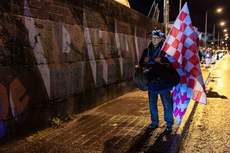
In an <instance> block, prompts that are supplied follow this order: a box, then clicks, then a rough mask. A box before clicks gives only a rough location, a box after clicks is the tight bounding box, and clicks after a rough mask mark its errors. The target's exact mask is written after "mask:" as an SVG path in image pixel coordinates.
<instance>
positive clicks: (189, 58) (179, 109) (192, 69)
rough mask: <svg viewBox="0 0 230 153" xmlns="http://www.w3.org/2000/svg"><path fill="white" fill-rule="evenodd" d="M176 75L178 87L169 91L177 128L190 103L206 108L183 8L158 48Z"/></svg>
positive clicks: (192, 43) (195, 56)
mask: <svg viewBox="0 0 230 153" xmlns="http://www.w3.org/2000/svg"><path fill="white" fill-rule="evenodd" d="M162 50H163V51H165V52H166V53H167V55H168V58H169V60H170V62H171V63H172V64H173V66H174V67H175V68H176V70H177V72H178V73H179V75H180V83H179V84H178V85H177V86H175V87H174V88H173V90H172V95H173V113H174V116H175V117H176V120H177V123H178V124H180V122H181V121H182V118H183V116H184V114H185V112H186V109H187V107H188V104H189V101H190V99H193V100H195V101H197V102H200V103H203V104H206V100H207V97H206V91H205V85H204V81H203V77H202V73H201V68H200V62H199V56H198V50H197V44H196V38H195V35H194V30H193V26H192V22H191V18H190V14H189V10H188V6H187V3H185V4H184V6H183V8H182V10H181V12H180V14H179V15H178V17H177V19H176V21H175V23H174V25H173V27H172V28H171V29H170V32H169V34H168V36H167V38H166V40H165V43H164V45H163V47H162Z"/></svg>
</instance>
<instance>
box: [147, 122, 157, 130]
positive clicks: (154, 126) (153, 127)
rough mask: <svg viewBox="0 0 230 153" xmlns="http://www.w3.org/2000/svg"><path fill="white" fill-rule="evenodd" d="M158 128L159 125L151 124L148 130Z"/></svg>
mask: <svg viewBox="0 0 230 153" xmlns="http://www.w3.org/2000/svg"><path fill="white" fill-rule="evenodd" d="M157 127H158V125H156V124H153V123H151V124H149V126H148V129H156V128H157Z"/></svg>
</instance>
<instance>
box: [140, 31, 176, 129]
mask: <svg viewBox="0 0 230 153" xmlns="http://www.w3.org/2000/svg"><path fill="white" fill-rule="evenodd" d="M151 34H152V41H151V42H150V44H149V46H148V47H147V48H146V49H145V50H144V51H143V53H142V56H141V59H140V61H139V66H140V67H146V68H150V69H151V68H153V69H154V70H157V68H158V67H159V64H160V63H161V62H164V63H165V62H168V63H170V62H169V60H168V58H167V57H165V54H166V53H165V52H163V51H161V47H162V45H163V41H162V38H163V37H164V34H163V33H161V32H160V30H153V31H152V33H151ZM150 77H151V75H150ZM150 79H151V78H150ZM160 97H161V100H162V104H163V107H164V120H165V122H166V125H167V127H166V132H172V126H173V124H174V118H173V104H172V99H171V96H170V89H169V90H166V91H163V92H161V93H160ZM148 98H149V108H150V115H151V121H152V122H151V124H150V125H149V126H148V128H149V129H155V128H157V127H158V126H159V118H158V108H157V100H158V94H156V93H154V92H152V91H151V90H148Z"/></svg>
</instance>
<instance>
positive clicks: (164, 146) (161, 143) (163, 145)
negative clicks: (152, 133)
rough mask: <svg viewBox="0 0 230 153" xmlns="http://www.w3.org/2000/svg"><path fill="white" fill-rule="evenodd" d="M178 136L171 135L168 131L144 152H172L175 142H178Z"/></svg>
mask: <svg viewBox="0 0 230 153" xmlns="http://www.w3.org/2000/svg"><path fill="white" fill-rule="evenodd" d="M179 137H180V136H179V135H178V134H171V133H168V132H166V131H164V132H162V133H161V134H160V135H159V137H158V138H157V140H156V141H155V143H154V144H153V145H151V146H149V147H148V148H147V149H146V150H145V151H144V152H145V153H167V152H171V150H170V147H171V144H173V143H174V141H178V139H179Z"/></svg>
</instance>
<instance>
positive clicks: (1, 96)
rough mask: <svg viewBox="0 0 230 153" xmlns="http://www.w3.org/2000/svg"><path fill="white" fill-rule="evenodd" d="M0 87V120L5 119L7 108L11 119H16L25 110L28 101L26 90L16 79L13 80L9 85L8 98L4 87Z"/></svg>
mask: <svg viewBox="0 0 230 153" xmlns="http://www.w3.org/2000/svg"><path fill="white" fill-rule="evenodd" d="M0 85H1V86H0V119H6V118H7V115H8V111H9V106H10V107H11V111H12V114H13V117H17V116H18V115H20V114H21V113H22V112H23V111H24V110H25V108H26V106H27V105H28V103H29V100H30V98H29V96H28V95H27V93H26V88H25V87H24V85H23V84H22V83H21V81H20V80H19V79H18V78H15V79H14V80H13V81H12V82H11V83H10V89H9V97H8V94H7V90H6V87H5V86H4V85H2V84H0ZM9 104H10V105H9Z"/></svg>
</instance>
